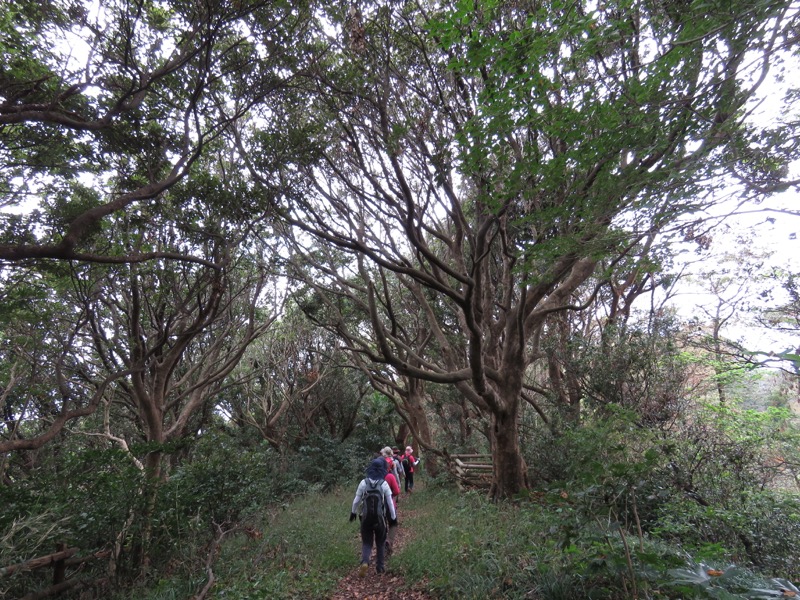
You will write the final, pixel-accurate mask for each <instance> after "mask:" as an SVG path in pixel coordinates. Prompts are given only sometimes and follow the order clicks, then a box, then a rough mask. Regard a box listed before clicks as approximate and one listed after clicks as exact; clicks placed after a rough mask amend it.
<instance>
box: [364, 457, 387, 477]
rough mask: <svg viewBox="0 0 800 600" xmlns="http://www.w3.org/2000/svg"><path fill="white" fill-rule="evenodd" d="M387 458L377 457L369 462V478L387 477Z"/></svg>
mask: <svg viewBox="0 0 800 600" xmlns="http://www.w3.org/2000/svg"><path fill="white" fill-rule="evenodd" d="M386 467H387V465H386V460H385V459H383V458H375V459H373V460H372V462H370V463H369V466H368V467H367V477H368V478H369V479H383V478H384V477H386Z"/></svg>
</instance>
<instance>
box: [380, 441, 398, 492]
mask: <svg viewBox="0 0 800 600" xmlns="http://www.w3.org/2000/svg"><path fill="white" fill-rule="evenodd" d="M381 456H383V457H384V459H385V460H386V470H387V471H388V472H389V473H391V474H392V475H394V478H395V479H396V480H397V483H398V484H399V483H400V472H399V470H398V468H397V465H398V464H399V463H397V462H395V460H394V458H393V456H392V449H391V448H389V446H386V448H383V449H382V450H381ZM398 493H399V492H398Z"/></svg>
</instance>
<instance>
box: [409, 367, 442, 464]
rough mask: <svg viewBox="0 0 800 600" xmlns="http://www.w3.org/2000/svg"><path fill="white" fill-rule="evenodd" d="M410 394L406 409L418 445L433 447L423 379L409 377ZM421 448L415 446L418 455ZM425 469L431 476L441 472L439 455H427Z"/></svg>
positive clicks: (415, 452)
mask: <svg viewBox="0 0 800 600" xmlns="http://www.w3.org/2000/svg"><path fill="white" fill-rule="evenodd" d="M408 387H409V394H408V397H407V398H406V409H407V410H408V420H409V422H410V423H411V426H412V430H413V432H414V437H415V438H416V440H415V441H416V442H417V445H421V446H423V447H424V448H431V447H432V446H433V437H432V435H431V427H430V424H429V423H428V415H427V413H426V412H425V404H424V402H423V400H424V398H425V394H424V386H423V384H422V382H421V381H419V380H415V379H409V386H408ZM420 452H421V448H415V449H414V454H415V455H418V454H419V453H420ZM425 469H426V471H427V472H428V474H429V475H430V476H431V477H436V476H437V475H438V474H439V471H440V468H439V463H438V460H437V457H436V455H435V454H429V455H426V457H425Z"/></svg>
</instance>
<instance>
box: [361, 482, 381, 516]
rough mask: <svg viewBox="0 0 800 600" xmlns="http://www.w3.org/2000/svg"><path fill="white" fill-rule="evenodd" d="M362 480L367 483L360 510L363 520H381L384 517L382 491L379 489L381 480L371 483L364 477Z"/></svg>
mask: <svg viewBox="0 0 800 600" xmlns="http://www.w3.org/2000/svg"><path fill="white" fill-rule="evenodd" d="M364 481H365V482H366V484H367V490H366V492H365V493H364V504H363V510H362V514H363V517H364V522H366V523H376V522H380V521H383V520H384V519H385V518H386V513H385V507H384V504H383V491H382V490H381V485H382V484H383V482H382V481H379V482H378V483H373V482H372V480H371V479H365V480H364Z"/></svg>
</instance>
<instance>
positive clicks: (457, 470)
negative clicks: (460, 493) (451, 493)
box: [450, 454, 494, 490]
mask: <svg viewBox="0 0 800 600" xmlns="http://www.w3.org/2000/svg"><path fill="white" fill-rule="evenodd" d="M450 458H451V459H452V466H451V471H452V472H453V473H454V474H455V476H456V482H457V483H458V487H459V488H460V489H462V490H463V489H472V488H488V487H490V486H491V485H492V475H493V473H494V466H493V465H492V455H491V454H451V455H450Z"/></svg>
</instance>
